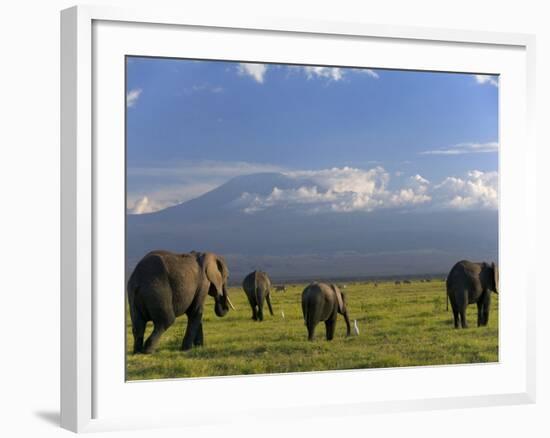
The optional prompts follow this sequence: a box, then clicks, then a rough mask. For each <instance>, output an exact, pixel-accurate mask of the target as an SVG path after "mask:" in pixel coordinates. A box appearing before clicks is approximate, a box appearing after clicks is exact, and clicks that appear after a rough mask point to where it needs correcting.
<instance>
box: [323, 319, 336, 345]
mask: <svg viewBox="0 0 550 438" xmlns="http://www.w3.org/2000/svg"><path fill="white" fill-rule="evenodd" d="M325 328H326V331H327V341H332V339H333V338H334V332H335V331H336V318H331V319H327V320H326V321H325Z"/></svg>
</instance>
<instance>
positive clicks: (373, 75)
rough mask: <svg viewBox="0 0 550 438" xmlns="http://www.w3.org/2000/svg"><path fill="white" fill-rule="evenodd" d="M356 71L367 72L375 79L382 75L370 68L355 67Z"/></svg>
mask: <svg viewBox="0 0 550 438" xmlns="http://www.w3.org/2000/svg"><path fill="white" fill-rule="evenodd" d="M355 71H356V72H357V73H363V74H366V75H367V76H370V77H371V78H374V79H378V78H379V77H380V75H379V74H378V73H376V72H375V71H374V70H371V69H370V68H358V69H355Z"/></svg>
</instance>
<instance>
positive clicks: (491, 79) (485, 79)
mask: <svg viewBox="0 0 550 438" xmlns="http://www.w3.org/2000/svg"><path fill="white" fill-rule="evenodd" d="M474 78H475V80H476V82H477V83H478V84H480V85H483V84H489V85H492V86H494V87H498V77H497V76H491V75H474Z"/></svg>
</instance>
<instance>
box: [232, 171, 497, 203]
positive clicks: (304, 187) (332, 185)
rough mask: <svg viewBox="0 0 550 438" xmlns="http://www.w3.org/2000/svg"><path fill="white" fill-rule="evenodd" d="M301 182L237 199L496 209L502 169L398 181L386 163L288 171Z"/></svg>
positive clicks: (270, 201)
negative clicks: (436, 181) (394, 181)
mask: <svg viewBox="0 0 550 438" xmlns="http://www.w3.org/2000/svg"><path fill="white" fill-rule="evenodd" d="M285 174H286V175H287V176H289V177H291V178H294V179H295V180H296V187H295V188H289V189H281V188H279V187H274V188H273V190H272V191H271V193H269V194H268V195H266V196H261V195H258V194H255V193H248V192H247V193H243V194H242V195H241V197H240V199H238V200H237V201H236V205H237V206H238V207H239V208H241V209H242V210H243V211H244V212H246V213H250V214H252V213H255V212H258V211H261V210H265V209H267V208H271V207H277V208H303V211H304V212H306V213H311V214H313V213H318V212H323V211H324V212H328V211H332V212H342V213H344V212H353V211H367V212H368V211H374V210H378V209H382V208H407V209H410V208H417V207H419V206H423V208H428V209H460V210H464V209H496V208H497V207H498V200H497V184H498V175H497V173H496V172H487V173H484V172H480V171H471V172H469V173H468V174H467V175H466V176H465V177H463V178H459V177H447V178H445V179H444V180H443V181H442V182H441V183H440V184H435V185H434V184H432V183H431V182H430V181H429V180H427V179H426V178H424V177H422V176H421V175H418V174H416V175H414V176H410V177H409V178H407V179H405V180H402V181H401V182H400V183H399V186H398V187H392V184H391V181H390V174H389V173H388V172H386V171H385V169H384V168H382V167H380V166H379V167H376V168H374V169H370V170H363V169H356V168H350V167H344V168H332V169H323V170H315V171H293V172H286V173H285Z"/></svg>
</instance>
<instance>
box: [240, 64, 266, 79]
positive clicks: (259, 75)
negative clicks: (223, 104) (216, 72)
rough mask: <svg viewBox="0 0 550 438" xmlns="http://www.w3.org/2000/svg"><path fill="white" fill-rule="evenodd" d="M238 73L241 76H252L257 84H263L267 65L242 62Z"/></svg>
mask: <svg viewBox="0 0 550 438" xmlns="http://www.w3.org/2000/svg"><path fill="white" fill-rule="evenodd" d="M237 71H238V73H239V74H240V75H244V76H250V77H251V78H253V79H254V80H255V81H256V82H258V83H260V84H263V83H264V76H265V73H266V72H267V65H265V64H252V63H243V62H242V63H240V64H239V65H238V66H237Z"/></svg>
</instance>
